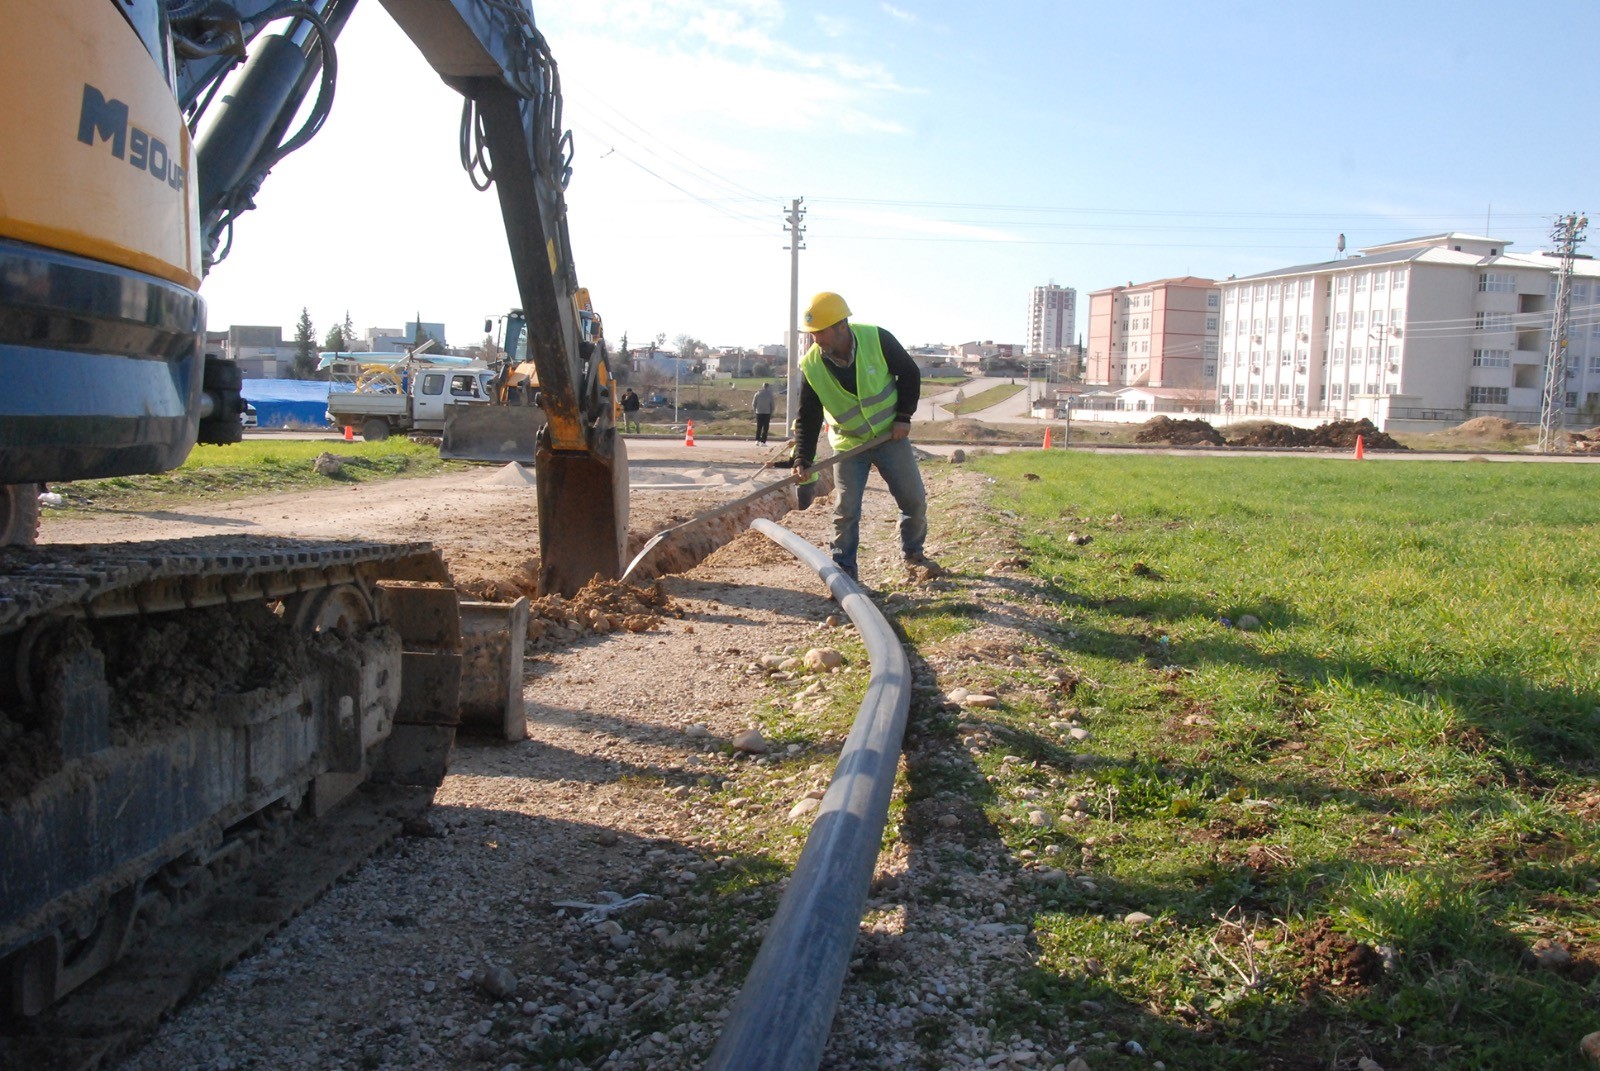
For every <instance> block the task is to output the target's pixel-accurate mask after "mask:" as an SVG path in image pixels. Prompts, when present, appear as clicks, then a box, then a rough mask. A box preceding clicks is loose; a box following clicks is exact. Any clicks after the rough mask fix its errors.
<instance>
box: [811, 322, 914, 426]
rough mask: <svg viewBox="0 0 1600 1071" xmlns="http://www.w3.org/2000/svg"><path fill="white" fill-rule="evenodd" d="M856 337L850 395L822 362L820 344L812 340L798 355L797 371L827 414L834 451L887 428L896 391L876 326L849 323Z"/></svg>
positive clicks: (824, 362)
mask: <svg viewBox="0 0 1600 1071" xmlns="http://www.w3.org/2000/svg"><path fill="white" fill-rule="evenodd" d="M850 333H851V334H852V335H854V336H855V339H856V362H855V363H856V392H855V393H854V394H851V393H850V392H849V391H847V390H845V389H844V386H843V385H842V384H841V383H840V382H839V380H838V379H837V378H835V376H834V374H833V373H832V372H830V371H829V370H828V369H827V368H826V367H824V365H826V364H827V361H828V359H827V358H826V357H824V356H823V355H822V347H821V346H818V345H817V344H815V343H812V345H811V348H810V349H809V350H807V351H806V355H805V356H804V357H802V358H800V373H801V374H802V375H804V376H805V377H806V382H807V383H809V384H811V389H812V390H814V391H816V392H817V397H818V398H819V399H820V400H821V401H822V408H823V409H824V410H825V411H826V412H827V414H828V423H829V429H828V440H829V441H830V442H831V443H833V449H834V450H835V452H838V451H842V450H849V449H850V448H851V447H855V446H860V445H861V444H862V443H864V442H867V441H868V440H869V439H874V438H876V437H877V436H879V435H882V434H883V433H884V432H886V431H888V430H889V427H890V425H892V424H893V423H894V407H895V402H896V401H897V400H898V396H899V392H898V391H897V390H896V389H895V383H894V377H893V376H892V375H890V374H889V362H888V361H886V360H885V359H884V356H883V343H882V342H881V341H879V339H878V329H877V328H876V327H873V326H872V325H871V324H851V325H850Z"/></svg>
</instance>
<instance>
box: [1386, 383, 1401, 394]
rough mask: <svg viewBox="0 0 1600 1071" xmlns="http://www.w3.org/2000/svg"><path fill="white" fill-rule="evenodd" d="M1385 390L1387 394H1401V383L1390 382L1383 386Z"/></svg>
mask: <svg viewBox="0 0 1600 1071" xmlns="http://www.w3.org/2000/svg"><path fill="white" fill-rule="evenodd" d="M1383 392H1384V393H1385V394H1399V393H1400V384H1398V383H1390V384H1389V385H1388V386H1386V387H1384V388H1383Z"/></svg>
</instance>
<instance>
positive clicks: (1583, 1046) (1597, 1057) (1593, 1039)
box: [1578, 1030, 1600, 1064]
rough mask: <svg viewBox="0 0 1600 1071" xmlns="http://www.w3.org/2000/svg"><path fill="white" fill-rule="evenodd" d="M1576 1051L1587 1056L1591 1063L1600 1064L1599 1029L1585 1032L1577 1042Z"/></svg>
mask: <svg viewBox="0 0 1600 1071" xmlns="http://www.w3.org/2000/svg"><path fill="white" fill-rule="evenodd" d="M1578 1051H1579V1052H1581V1053H1583V1054H1584V1055H1585V1056H1587V1057H1588V1058H1589V1062H1590V1063H1592V1064H1600V1030H1596V1031H1595V1032H1594V1033H1592V1034H1587V1035H1585V1036H1584V1039H1583V1040H1582V1041H1580V1042H1579V1043H1578Z"/></svg>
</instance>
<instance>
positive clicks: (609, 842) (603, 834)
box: [594, 829, 618, 848]
mask: <svg viewBox="0 0 1600 1071" xmlns="http://www.w3.org/2000/svg"><path fill="white" fill-rule="evenodd" d="M594 840H595V843H596V844H598V845H600V847H602V848H611V847H615V846H616V843H617V840H618V837H617V831H616V830H614V829H602V830H600V831H599V832H598V833H596V834H595V835H594Z"/></svg>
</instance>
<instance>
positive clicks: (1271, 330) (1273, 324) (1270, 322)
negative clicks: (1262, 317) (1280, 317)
mask: <svg viewBox="0 0 1600 1071" xmlns="http://www.w3.org/2000/svg"><path fill="white" fill-rule="evenodd" d="M1277 333H1278V321H1277V320H1276V319H1274V318H1273V317H1271V316H1268V317H1267V334H1269V335H1275V334H1277Z"/></svg>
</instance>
